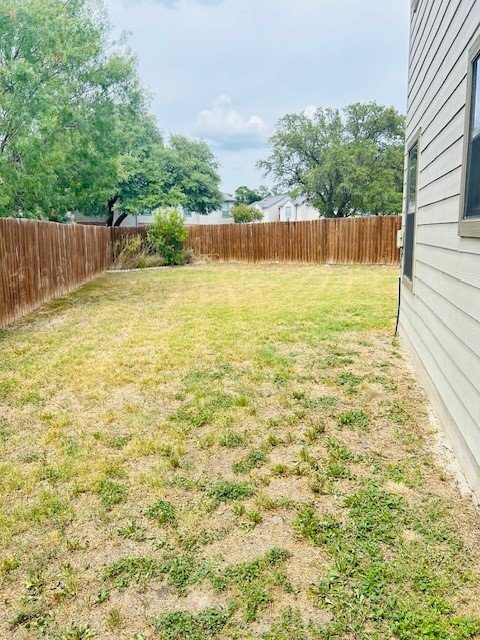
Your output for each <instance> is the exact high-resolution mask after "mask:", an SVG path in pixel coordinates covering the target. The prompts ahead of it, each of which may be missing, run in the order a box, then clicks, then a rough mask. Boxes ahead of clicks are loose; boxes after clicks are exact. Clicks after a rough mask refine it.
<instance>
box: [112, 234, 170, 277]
mask: <svg viewBox="0 0 480 640" xmlns="http://www.w3.org/2000/svg"><path fill="white" fill-rule="evenodd" d="M113 255H114V261H113V266H114V268H115V269H145V268H146V267H161V266H162V265H163V264H164V262H163V258H162V257H161V256H160V255H159V254H158V253H157V252H156V251H155V247H153V246H152V245H151V244H149V243H148V242H146V241H145V239H144V238H142V236H141V235H140V234H135V235H126V236H124V237H123V238H121V239H120V240H117V241H116V242H115V244H114V246H113Z"/></svg>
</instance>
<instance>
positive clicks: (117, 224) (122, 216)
mask: <svg viewBox="0 0 480 640" xmlns="http://www.w3.org/2000/svg"><path fill="white" fill-rule="evenodd" d="M127 216H128V213H121V214H120V215H119V216H118V218H117V219H116V220H115V224H114V225H113V226H114V227H119V226H120V225H121V224H122V222H123V221H124V220H125V218H126V217H127Z"/></svg>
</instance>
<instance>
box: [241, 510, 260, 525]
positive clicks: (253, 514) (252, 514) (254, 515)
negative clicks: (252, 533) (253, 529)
mask: <svg viewBox="0 0 480 640" xmlns="http://www.w3.org/2000/svg"><path fill="white" fill-rule="evenodd" d="M245 515H246V517H247V519H248V520H249V521H250V522H251V523H252V524H254V525H257V524H260V522H262V519H263V518H262V515H261V513H260V512H259V511H247V513H246V514H245Z"/></svg>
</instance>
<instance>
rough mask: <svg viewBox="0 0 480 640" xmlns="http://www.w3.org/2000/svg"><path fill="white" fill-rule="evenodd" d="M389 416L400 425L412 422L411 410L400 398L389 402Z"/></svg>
mask: <svg viewBox="0 0 480 640" xmlns="http://www.w3.org/2000/svg"><path fill="white" fill-rule="evenodd" d="M387 417H388V418H389V419H390V420H391V421H392V422H394V423H395V424H398V425H399V426H404V425H405V424H407V423H409V422H410V423H411V422H412V416H411V414H410V412H409V411H408V410H407V409H406V407H405V405H404V404H403V403H402V402H400V401H399V400H395V401H394V402H390V403H389V406H388V410H387Z"/></svg>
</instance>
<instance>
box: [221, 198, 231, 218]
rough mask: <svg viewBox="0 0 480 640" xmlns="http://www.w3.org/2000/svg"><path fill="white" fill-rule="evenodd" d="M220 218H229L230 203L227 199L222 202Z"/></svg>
mask: <svg viewBox="0 0 480 640" xmlns="http://www.w3.org/2000/svg"><path fill="white" fill-rule="evenodd" d="M222 218H231V215H230V203H229V202H228V200H225V201H224V202H222Z"/></svg>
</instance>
